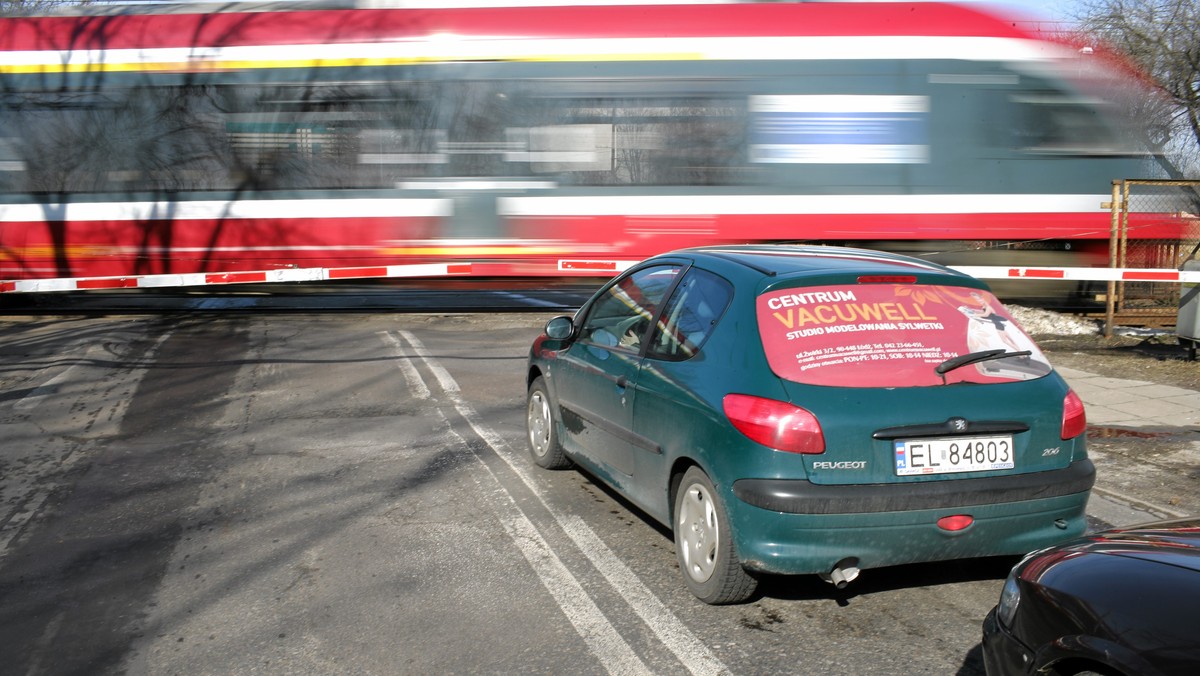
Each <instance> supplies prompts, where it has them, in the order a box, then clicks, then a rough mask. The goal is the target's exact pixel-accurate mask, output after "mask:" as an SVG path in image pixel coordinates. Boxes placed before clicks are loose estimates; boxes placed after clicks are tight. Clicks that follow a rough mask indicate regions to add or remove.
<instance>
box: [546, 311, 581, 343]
mask: <svg viewBox="0 0 1200 676" xmlns="http://www.w3.org/2000/svg"><path fill="white" fill-rule="evenodd" d="M573 335H575V324H574V323H573V322H572V321H571V318H570V317H567V316H562V317H555V318H554V319H551V320H550V321H548V322H546V336H547V337H549V338H553V339H554V340H567V339H569V338H570V337H571V336H573Z"/></svg>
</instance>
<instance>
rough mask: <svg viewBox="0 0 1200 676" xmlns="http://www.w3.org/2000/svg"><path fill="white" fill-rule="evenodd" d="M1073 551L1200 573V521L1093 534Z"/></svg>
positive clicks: (1085, 538) (1083, 539)
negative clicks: (1147, 562) (1124, 558)
mask: <svg viewBox="0 0 1200 676" xmlns="http://www.w3.org/2000/svg"><path fill="white" fill-rule="evenodd" d="M1071 549H1072V550H1074V551H1079V552H1089V553H1095V554H1110V555H1114V556H1124V557H1129V558H1136V559H1142V560H1145V561H1153V562H1156V563H1163V564H1167V565H1172V566H1179V567H1181V568H1188V569H1190V570H1194V571H1197V572H1200V517H1191V518H1187V519H1179V520H1175V521H1160V522H1155V523H1149V524H1144V525H1141V526H1133V527H1130V528H1116V529H1112V530H1107V531H1103V532H1100V533H1093V534H1091V535H1088V536H1085V537H1084V538H1082V539H1081V540H1080V541H1079V543H1078V545H1077V546H1075V547H1071Z"/></svg>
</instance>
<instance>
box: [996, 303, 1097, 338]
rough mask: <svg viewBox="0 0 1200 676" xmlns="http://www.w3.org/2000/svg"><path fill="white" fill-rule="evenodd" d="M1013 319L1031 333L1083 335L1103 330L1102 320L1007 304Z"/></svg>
mask: <svg viewBox="0 0 1200 676" xmlns="http://www.w3.org/2000/svg"><path fill="white" fill-rule="evenodd" d="M1004 307H1005V308H1007V309H1008V313H1009V314H1011V315H1012V317H1013V319H1015V320H1017V323H1018V324H1020V325H1021V327H1022V328H1024V329H1025V332H1026V333H1028V334H1030V335H1056V336H1082V335H1090V334H1097V333H1100V332H1101V329H1102V322H1099V321H1093V320H1090V319H1084V318H1082V317H1075V316H1072V315H1064V314H1060V313H1058V312H1052V311H1050V310H1041V309H1038V308H1029V307H1022V306H1020V305H1005V306H1004Z"/></svg>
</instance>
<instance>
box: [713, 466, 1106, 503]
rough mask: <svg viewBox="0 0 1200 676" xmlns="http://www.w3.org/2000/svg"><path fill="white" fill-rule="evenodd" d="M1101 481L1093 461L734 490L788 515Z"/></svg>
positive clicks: (1072, 487)
mask: <svg viewBox="0 0 1200 676" xmlns="http://www.w3.org/2000/svg"><path fill="white" fill-rule="evenodd" d="M1095 483H1096V467H1095V466H1094V465H1093V464H1092V461H1091V460H1087V459H1084V460H1080V461H1078V462H1073V463H1071V465H1070V466H1068V467H1065V468H1063V469H1059V470H1051V471H1048V472H1030V473H1027V474H1011V475H1005V476H996V477H984V478H981V479H949V480H943V481H921V482H908V483H888V484H851V485H840V484H839V485H830V484H814V483H812V482H809V481H806V480H804V479H740V480H738V481H735V482H734V484H733V494H734V495H735V496H737V498H738V499H739V500H741V501H742V502H744V503H746V504H748V505H753V506H755V507H761V508H762V509H767V510H770V511H772V512H784V513H786V514H860V513H863V512H903V511H910V510H919V509H941V508H946V507H965V506H969V505H987V504H996V503H1003V502H1025V501H1027V500H1041V499H1046V498H1053V497H1060V496H1064V495H1074V494H1076V493H1085V492H1087V491H1089V490H1091V488H1092V485H1093V484H1095Z"/></svg>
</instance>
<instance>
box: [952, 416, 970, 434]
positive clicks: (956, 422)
mask: <svg viewBox="0 0 1200 676" xmlns="http://www.w3.org/2000/svg"><path fill="white" fill-rule="evenodd" d="M950 426H951V427H953V428H954V431H955V432H965V431H967V421H966V420H963V419H962V418H951V419H950Z"/></svg>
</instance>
